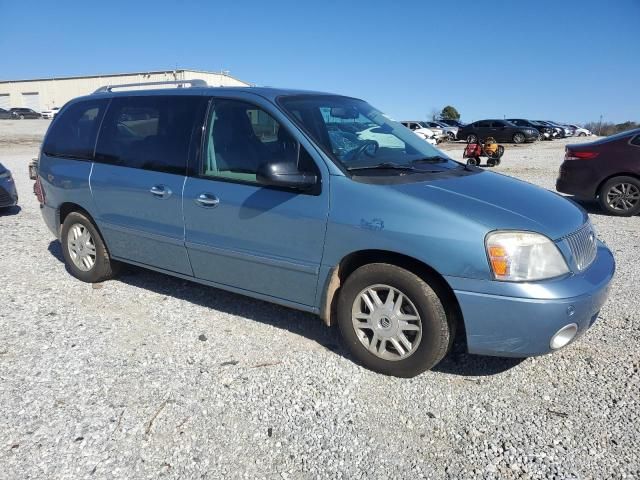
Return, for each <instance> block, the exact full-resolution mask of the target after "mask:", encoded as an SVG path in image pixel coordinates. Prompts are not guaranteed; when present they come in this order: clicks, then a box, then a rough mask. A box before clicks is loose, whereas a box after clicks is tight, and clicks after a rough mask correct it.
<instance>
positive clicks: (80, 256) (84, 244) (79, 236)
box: [67, 223, 96, 272]
mask: <svg viewBox="0 0 640 480" xmlns="http://www.w3.org/2000/svg"><path fill="white" fill-rule="evenodd" d="M67 248H68V249H69V256H70V257H71V261H73V264H74V265H75V266H76V267H78V268H79V269H80V270H82V271H83V272H88V271H89V270H91V269H92V268H93V266H94V265H95V264H96V245H95V243H94V241H93V237H92V236H91V233H90V232H89V230H88V229H87V227H85V226H84V225H82V224H80V223H75V224H73V225H72V226H71V228H70V229H69V233H68V234H67Z"/></svg>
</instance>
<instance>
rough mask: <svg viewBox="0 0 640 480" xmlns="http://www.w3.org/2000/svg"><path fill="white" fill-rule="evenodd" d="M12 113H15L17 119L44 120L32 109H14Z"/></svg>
mask: <svg viewBox="0 0 640 480" xmlns="http://www.w3.org/2000/svg"><path fill="white" fill-rule="evenodd" d="M9 111H10V112H12V113H15V115H16V117H17V118H19V119H20V120H22V119H23V118H42V114H40V113H38V112H36V111H35V110H33V109H31V108H24V107H19V108H12V109H11V110H9Z"/></svg>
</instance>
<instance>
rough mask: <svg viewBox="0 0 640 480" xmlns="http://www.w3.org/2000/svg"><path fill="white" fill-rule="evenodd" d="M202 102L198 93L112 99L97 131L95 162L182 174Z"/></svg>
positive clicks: (201, 111) (197, 123) (199, 122)
mask: <svg viewBox="0 0 640 480" xmlns="http://www.w3.org/2000/svg"><path fill="white" fill-rule="evenodd" d="M204 105H205V100H204V99H203V98H202V97H200V96H197V97H190V96H182V95H176V96H159V95H158V96H141V97H120V98H114V99H113V100H112V101H111V105H110V106H109V111H108V112H107V114H106V116H105V119H104V121H103V124H102V129H101V130H100V136H99V138H98V145H97V147H96V161H97V162H101V163H108V164H111V165H117V166H122V167H130V168H140V169H144V170H155V171H159V172H165V173H173V174H178V175H184V174H185V171H186V167H187V160H188V157H189V147H190V144H191V136H192V133H193V131H194V129H195V128H196V126H197V125H201V120H202V116H203V111H204Z"/></svg>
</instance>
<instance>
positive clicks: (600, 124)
mask: <svg viewBox="0 0 640 480" xmlns="http://www.w3.org/2000/svg"><path fill="white" fill-rule="evenodd" d="M600 135H602V114H601V115H600V122H599V123H598V136H600Z"/></svg>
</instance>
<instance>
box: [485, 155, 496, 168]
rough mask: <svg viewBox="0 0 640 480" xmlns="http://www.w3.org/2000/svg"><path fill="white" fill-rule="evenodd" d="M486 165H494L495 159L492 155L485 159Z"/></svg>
mask: <svg viewBox="0 0 640 480" xmlns="http://www.w3.org/2000/svg"><path fill="white" fill-rule="evenodd" d="M487 166H488V167H495V166H496V160H495V159H494V158H493V157H490V158H488V159H487Z"/></svg>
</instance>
